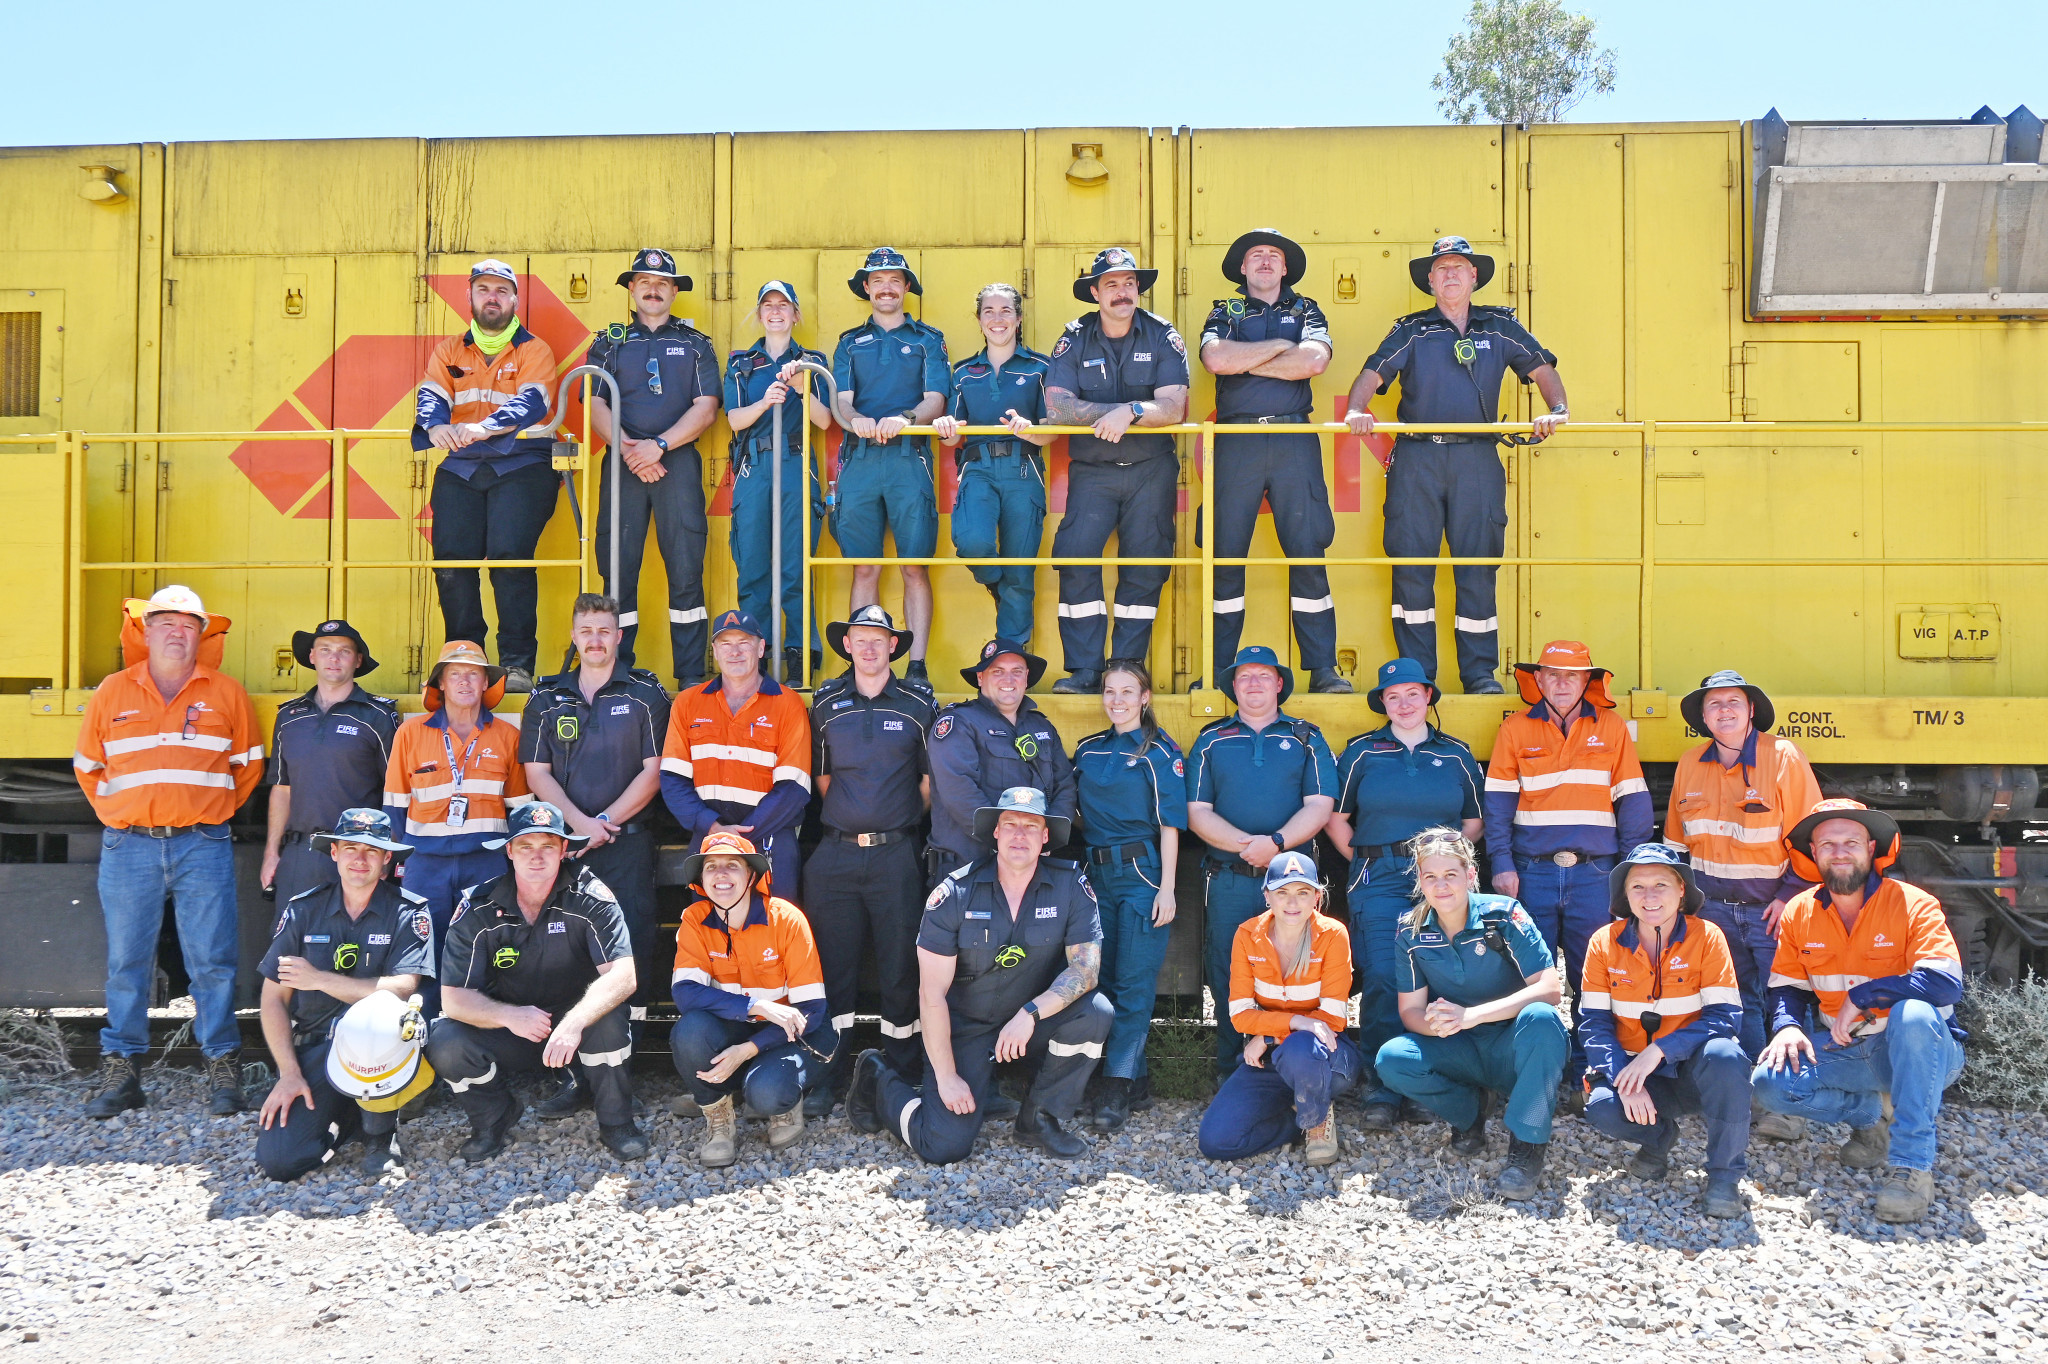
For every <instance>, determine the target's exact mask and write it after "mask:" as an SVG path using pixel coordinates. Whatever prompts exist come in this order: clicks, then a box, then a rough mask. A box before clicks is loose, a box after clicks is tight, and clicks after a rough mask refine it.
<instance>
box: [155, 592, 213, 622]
mask: <svg viewBox="0 0 2048 1364" xmlns="http://www.w3.org/2000/svg"><path fill="white" fill-rule="evenodd" d="M171 611H175V612H177V613H179V614H180V615H186V616H197V617H199V623H200V624H201V625H204V624H205V623H206V622H207V621H209V620H211V619H212V617H210V616H208V615H207V614H206V607H205V605H204V604H203V603H202V602H201V601H200V600H199V594H198V593H197V592H194V591H193V590H192V589H191V588H189V587H187V586H185V585H184V584H183V583H172V584H171V585H170V586H169V587H165V588H160V589H158V591H157V593H156V595H155V596H153V597H151V598H150V599H149V600H148V601H146V602H144V603H143V604H142V618H143V619H144V620H148V619H149V618H150V617H151V616H156V615H162V614H164V613H166V612H171Z"/></svg>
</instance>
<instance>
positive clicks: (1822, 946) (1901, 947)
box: [1770, 878, 1963, 1036]
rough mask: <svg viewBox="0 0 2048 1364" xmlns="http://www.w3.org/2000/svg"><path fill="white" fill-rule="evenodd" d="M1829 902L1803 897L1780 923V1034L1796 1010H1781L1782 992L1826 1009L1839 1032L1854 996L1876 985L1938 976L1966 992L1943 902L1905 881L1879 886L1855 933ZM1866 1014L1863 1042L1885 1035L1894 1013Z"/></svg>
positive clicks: (1776, 1012)
mask: <svg viewBox="0 0 2048 1364" xmlns="http://www.w3.org/2000/svg"><path fill="white" fill-rule="evenodd" d="M1873 879H1876V878H1873ZM1825 895H1826V888H1825V887H1822V886H1815V887H1813V888H1812V889H1811V890H1805V891H1802V892H1800V893H1799V895H1797V896H1796V897H1794V899H1793V901H1792V903H1791V904H1789V905H1786V906H1785V915H1784V917H1783V918H1781V919H1780V920H1778V955H1777V957H1776V958H1775V959H1773V960H1772V962H1771V983H1770V989H1771V991H1772V994H1773V996H1774V998H1773V1008H1772V1012H1773V1018H1772V1020H1771V1027H1770V1031H1771V1032H1772V1033H1773V1034H1775V1033H1777V1032H1778V1031H1779V1030H1780V1029H1781V1028H1783V1027H1785V1026H1786V1024H1787V1021H1788V1020H1787V1018H1786V1014H1787V1013H1788V1012H1789V1011H1788V1010H1786V1009H1782V1008H1779V1007H1778V1000H1777V999H1776V998H1775V997H1776V995H1777V992H1778V991H1780V990H1795V991H1798V992H1800V994H1801V995H1805V996H1811V997H1812V999H1813V1002H1814V1003H1816V1004H1818V1005H1819V1006H1820V1015H1821V1022H1822V1023H1823V1024H1824V1025H1825V1026H1827V1027H1829V1028H1832V1027H1833V1026H1834V1023H1835V1018H1836V1016H1837V1015H1838V1014H1840V1013H1841V1011H1842V1006H1843V1004H1844V1003H1845V1002H1848V1001H1849V992H1850V991H1851V990H1854V989H1855V988H1856V987H1857V986H1859V985H1864V984H1867V983H1868V982H1870V981H1873V980H1884V979H1886V978H1888V977H1892V976H1905V975H1908V974H1909V973H1911V972H1913V971H1932V972H1936V973H1938V974H1940V975H1944V976H1951V977H1953V978H1954V980H1955V984H1956V987H1958V988H1960V986H1961V984H1962V979H1963V960H1962V954H1961V953H1960V952H1958V951H1957V950H1956V940H1955V935H1954V934H1952V933H1950V932H1949V929H1948V918H1947V917H1946V916H1945V915H1944V914H1943V913H1942V912H1941V901H1939V900H1937V899H1935V898H1934V897H1933V896H1932V895H1930V894H1928V893H1927V892H1926V891H1924V890H1922V889H1920V887H1918V886H1911V885H1907V884H1906V883H1905V882H1904V881H1893V880H1890V879H1878V880H1877V887H1876V889H1875V890H1873V891H1871V892H1870V894H1869V895H1868V897H1867V898H1865V900H1864V901H1863V909H1862V912H1861V913H1859V914H1858V915H1857V916H1856V928H1855V931H1854V932H1851V931H1850V930H1848V929H1846V928H1844V927H1843V926H1842V916H1841V915H1840V914H1839V913H1837V912H1836V910H1835V907H1834V905H1833V904H1832V903H1830V902H1829V901H1827V900H1826V899H1824V898H1823V897H1824V896H1825ZM1936 1012H1938V1013H1939V1014H1940V1015H1941V1016H1942V1017H1943V1018H1945V1019H1949V1020H1951V1026H1953V1020H1954V1018H1955V1013H1956V1010H1955V1005H1953V1004H1946V1005H1939V1006H1937V1008H1936ZM1863 1013H1864V1014H1865V1018H1864V1021H1863V1022H1862V1023H1861V1024H1859V1025H1858V1026H1857V1029H1856V1032H1857V1035H1859V1036H1867V1035H1869V1034H1870V1033H1874V1032H1882V1031H1884V1027H1885V1023H1886V1021H1887V1020H1888V1019H1889V1018H1890V1017H1891V1008H1890V1006H1882V1007H1877V1006H1873V1007H1871V1008H1867V1009H1864V1010H1863ZM1791 1021H1795V1022H1796V1021H1797V1020H1791Z"/></svg>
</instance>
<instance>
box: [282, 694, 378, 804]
mask: <svg viewBox="0 0 2048 1364" xmlns="http://www.w3.org/2000/svg"><path fill="white" fill-rule="evenodd" d="M319 690H320V689H319V688H318V687H313V688H311V689H309V690H308V691H307V692H306V694H305V695H304V696H294V697H293V698H292V699H291V700H289V701H287V702H285V703H284V704H283V705H281V706H279V707H278V708H277V723H276V725H275V726H273V727H272V729H271V731H270V777H271V780H272V782H273V783H274V784H275V785H278V786H289V787H290V788H291V789H292V808H291V814H290V816H289V817H288V819H287V820H286V823H285V828H286V829H288V830H295V831H297V832H298V833H301V834H311V833H323V832H325V831H326V830H328V829H332V828H333V827H334V822H335V821H336V820H337V819H339V818H341V812H342V811H343V810H352V809H355V808H356V807H358V806H365V807H367V808H369V809H372V810H375V809H379V808H381V807H382V806H383V804H384V769H385V768H386V767H388V766H389V765H390V763H391V736H392V735H394V734H396V733H397V732H398V724H399V721H400V719H401V718H403V717H401V716H400V715H399V713H398V707H397V705H395V704H394V703H393V702H391V701H389V700H387V699H386V698H384V697H382V696H372V695H370V693H368V692H366V691H364V690H363V689H362V687H361V686H360V685H359V686H357V687H356V688H355V689H354V690H353V691H351V692H350V693H349V694H348V695H347V696H346V697H344V698H342V699H341V700H340V701H337V702H335V703H334V705H332V706H330V707H328V708H327V709H326V710H324V711H323V710H321V709H320V703H319V702H318V701H317V700H315V699H314V698H315V697H316V696H317V695H318V693H319Z"/></svg>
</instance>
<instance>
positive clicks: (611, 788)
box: [519, 668, 669, 815]
mask: <svg viewBox="0 0 2048 1364" xmlns="http://www.w3.org/2000/svg"><path fill="white" fill-rule="evenodd" d="M581 675H582V674H581V671H580V670H579V669H577V668H571V669H570V670H569V671H568V672H565V673H562V674H559V675H558V676H555V677H550V678H547V679H545V680H544V681H542V682H541V684H540V686H539V687H538V688H537V689H535V691H534V693H533V695H532V696H531V697H530V698H528V700H527V702H526V711H525V713H524V714H523V715H521V717H520V720H519V761H521V762H523V763H546V764H547V765H548V774H549V775H550V776H552V777H553V778H554V779H555V780H556V782H558V783H560V785H561V788H562V794H563V795H565V796H567V797H568V798H569V799H570V800H572V801H574V802H575V804H576V808H577V809H579V810H581V811H582V812H583V813H584V814H586V815H596V814H601V813H603V812H604V811H605V810H606V809H607V808H608V807H609V806H610V805H611V803H612V802H613V801H615V800H617V799H618V798H619V797H620V795H622V794H623V793H624V792H625V789H626V788H627V787H628V786H631V785H632V784H633V781H634V779H635V778H637V777H638V776H639V775H640V773H641V772H642V771H643V770H644V769H645V767H646V764H647V760H648V759H649V758H659V757H660V756H661V744H662V740H663V739H664V738H666V737H667V735H668V707H669V698H668V693H667V692H666V691H664V690H662V686H661V682H660V681H659V680H658V679H657V678H656V677H655V676H654V674H653V673H651V672H648V671H647V670H646V669H645V668H632V669H628V670H627V671H625V672H619V671H617V670H614V671H613V673H612V675H611V676H610V677H608V678H606V679H605V683H604V685H603V686H602V687H599V688H598V689H597V696H596V697H595V698H594V699H592V700H591V701H589V702H587V703H586V702H585V701H584V699H583V688H582V686H581V685H580V683H579V682H578V679H579V678H580V677H581Z"/></svg>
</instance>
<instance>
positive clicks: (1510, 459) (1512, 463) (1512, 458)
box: [1507, 450, 1516, 483]
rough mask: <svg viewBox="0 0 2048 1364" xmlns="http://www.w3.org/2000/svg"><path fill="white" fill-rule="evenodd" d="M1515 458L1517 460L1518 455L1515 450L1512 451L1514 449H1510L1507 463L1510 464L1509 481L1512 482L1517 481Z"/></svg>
mask: <svg viewBox="0 0 2048 1364" xmlns="http://www.w3.org/2000/svg"><path fill="white" fill-rule="evenodd" d="M1515 460H1516V455H1515V452H1514V451H1512V450H1510V451H1508V459H1507V465H1508V482H1510V483H1513V482H1514V481H1515Z"/></svg>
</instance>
